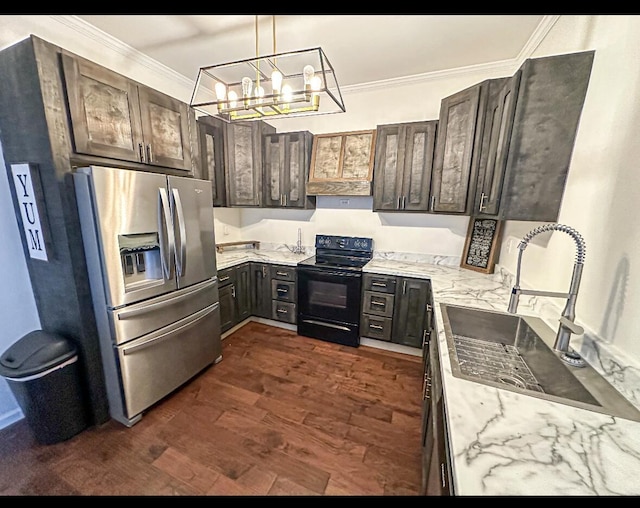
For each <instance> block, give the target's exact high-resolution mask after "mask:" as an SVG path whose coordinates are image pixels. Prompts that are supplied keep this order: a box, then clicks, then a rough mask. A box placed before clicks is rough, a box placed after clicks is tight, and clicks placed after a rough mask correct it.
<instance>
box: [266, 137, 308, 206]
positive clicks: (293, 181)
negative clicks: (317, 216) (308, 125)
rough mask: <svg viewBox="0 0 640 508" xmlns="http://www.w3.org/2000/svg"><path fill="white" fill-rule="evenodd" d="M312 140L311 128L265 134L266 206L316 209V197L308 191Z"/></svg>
mask: <svg viewBox="0 0 640 508" xmlns="http://www.w3.org/2000/svg"><path fill="white" fill-rule="evenodd" d="M312 143H313V135H312V134H311V133H310V132H309V131H298V132H282V133H277V134H267V135H265V136H264V139H263V161H262V165H263V175H262V176H263V187H264V190H263V199H262V205H263V206H265V207H275V208H315V196H313V197H308V196H307V194H306V184H307V180H308V178H309V166H310V164H311V148H312Z"/></svg>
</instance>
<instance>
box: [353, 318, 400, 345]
mask: <svg viewBox="0 0 640 508" xmlns="http://www.w3.org/2000/svg"><path fill="white" fill-rule="evenodd" d="M391 324H392V321H391V318H386V317H379V316H371V315H369V314H363V315H362V321H361V323H360V335H361V336H362V337H370V338H372V339H378V340H386V341H391Z"/></svg>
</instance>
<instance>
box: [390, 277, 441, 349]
mask: <svg viewBox="0 0 640 508" xmlns="http://www.w3.org/2000/svg"><path fill="white" fill-rule="evenodd" d="M431 308H432V304H431V281H430V280H427V279H413V278H409V277H398V283H397V288H396V303H395V309H394V313H393V332H392V334H391V335H392V339H391V340H392V342H396V343H398V344H403V345H405V346H411V347H419V348H421V347H422V344H423V342H424V340H425V335H426V334H427V333H428V332H429V320H430V317H429V316H430V313H431Z"/></svg>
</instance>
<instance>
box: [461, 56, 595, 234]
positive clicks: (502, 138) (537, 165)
mask: <svg viewBox="0 0 640 508" xmlns="http://www.w3.org/2000/svg"><path fill="white" fill-rule="evenodd" d="M593 58H594V51H585V52H580V53H569V54H565V55H556V56H550V57H543V58H532V59H528V60H526V61H525V62H524V63H523V64H522V66H521V67H520V69H519V70H518V71H517V72H516V74H515V75H514V76H513V77H512V78H511V79H509V80H507V81H506V82H505V83H504V84H503V85H502V86H498V87H496V88H495V89H494V90H493V92H492V93H490V94H489V102H488V107H487V116H486V118H485V123H484V128H483V136H482V138H483V140H482V143H481V147H482V148H481V150H482V152H481V154H480V164H479V167H478V185H477V190H476V195H475V203H474V207H473V209H472V214H474V215H479V216H485V215H486V216H490V217H493V218H497V219H503V220H533V221H540V222H555V221H556V220H557V219H558V214H559V212H560V205H561V203H562V195H563V193H564V187H565V183H566V179H567V172H568V170H569V164H570V162H571V154H572V152H573V146H574V143H575V138H576V134H577V130H578V124H579V120H580V115H581V113H582V106H583V104H584V99H585V96H586V93H587V87H588V84H589V77H590V74H591V67H592V64H593ZM496 84H497V82H496Z"/></svg>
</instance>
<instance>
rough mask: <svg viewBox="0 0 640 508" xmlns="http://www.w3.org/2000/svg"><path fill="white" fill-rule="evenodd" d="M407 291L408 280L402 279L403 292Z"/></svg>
mask: <svg viewBox="0 0 640 508" xmlns="http://www.w3.org/2000/svg"><path fill="white" fill-rule="evenodd" d="M406 292H407V281H406V280H403V281H402V294H403V295H404V294H405V293H406Z"/></svg>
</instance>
